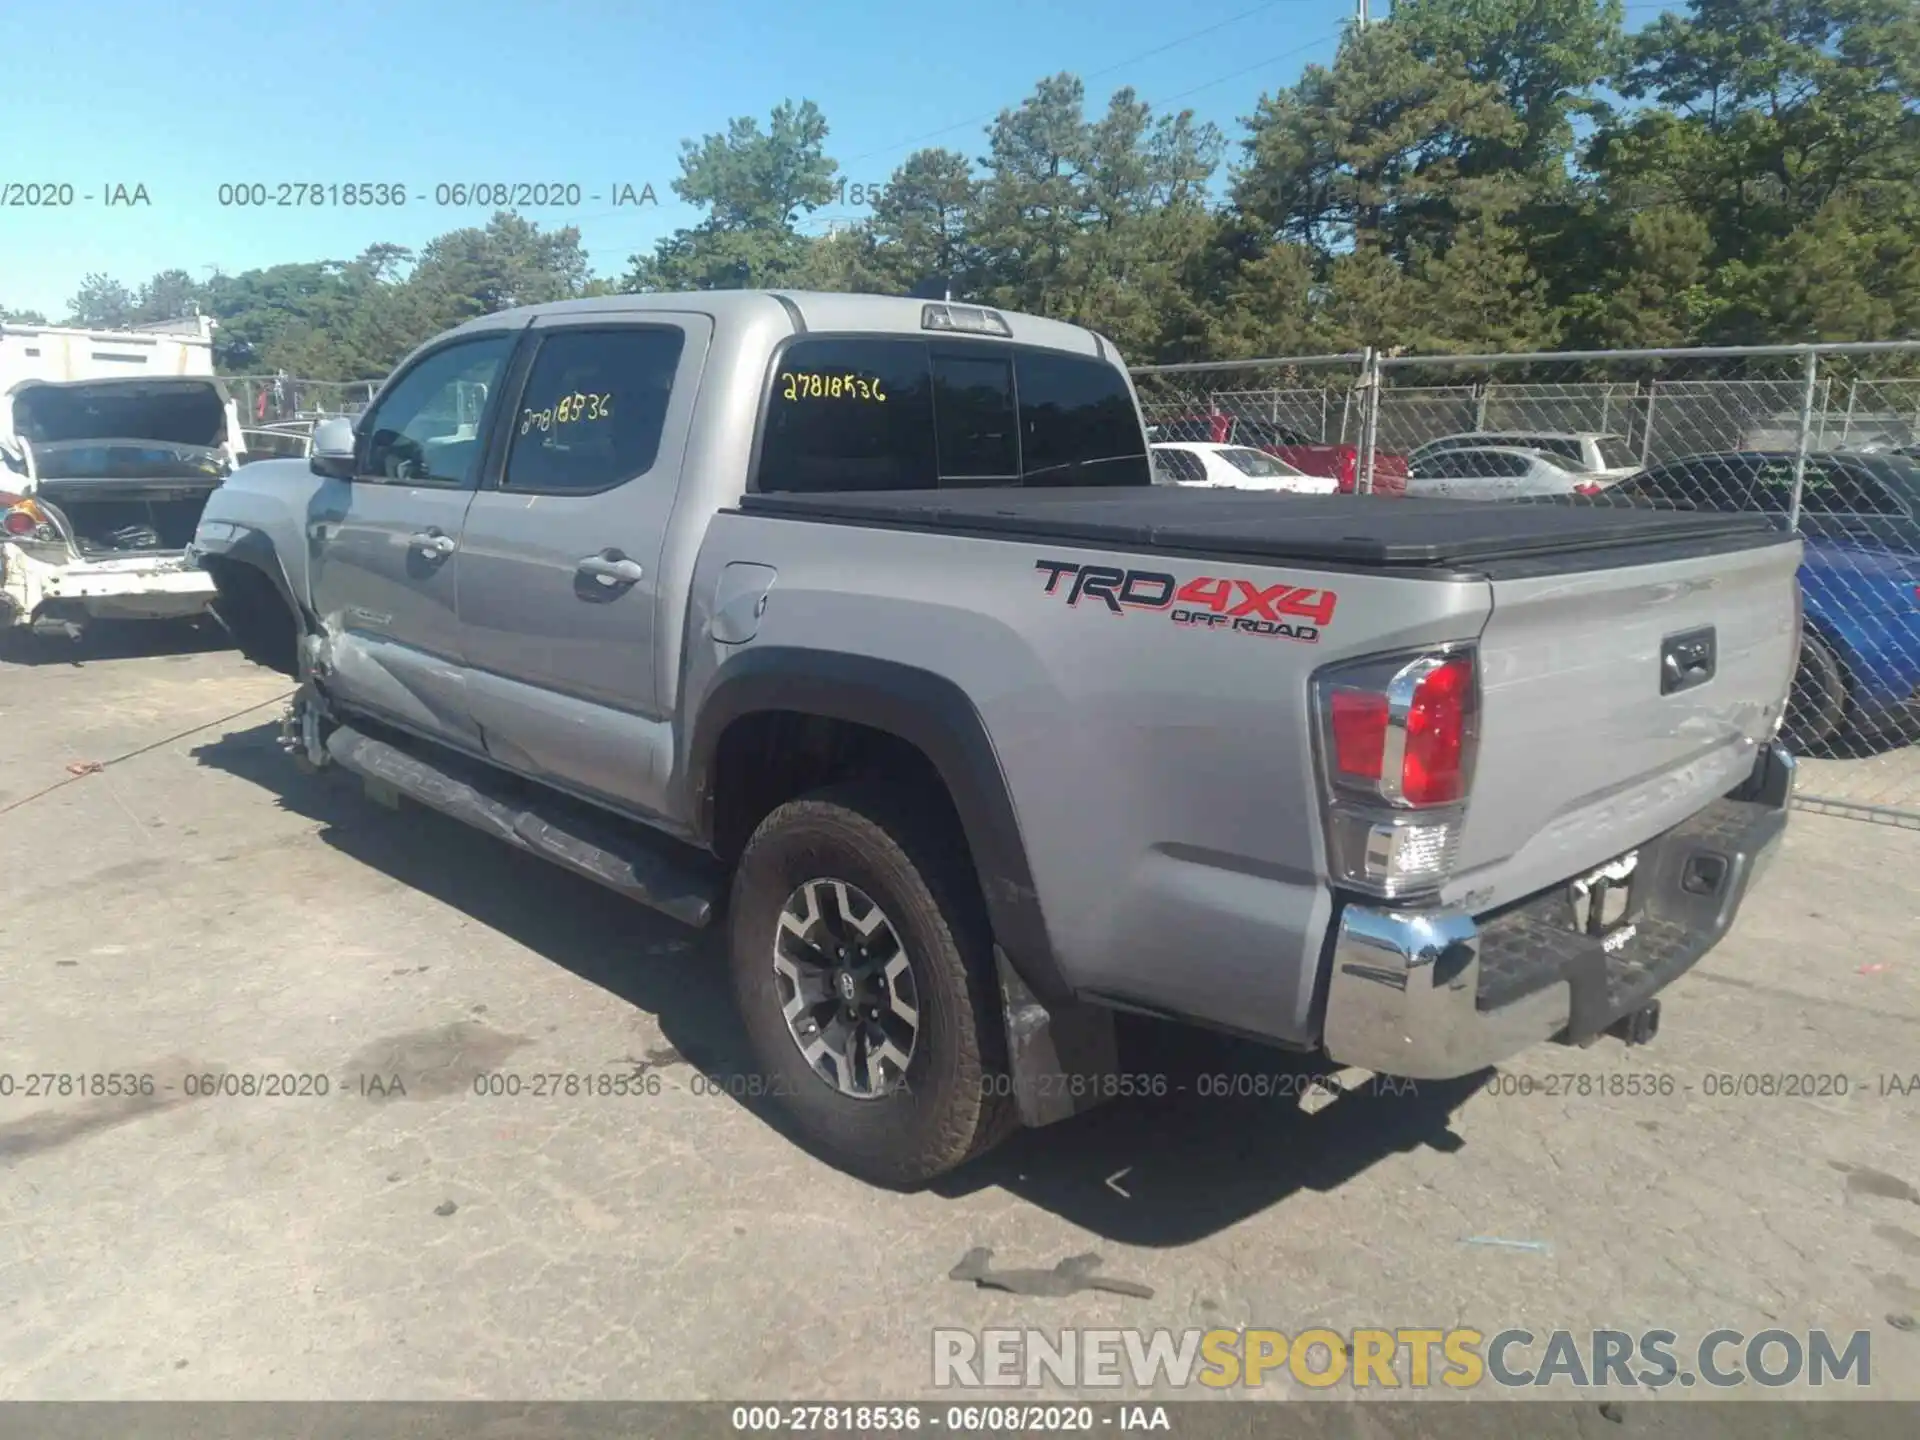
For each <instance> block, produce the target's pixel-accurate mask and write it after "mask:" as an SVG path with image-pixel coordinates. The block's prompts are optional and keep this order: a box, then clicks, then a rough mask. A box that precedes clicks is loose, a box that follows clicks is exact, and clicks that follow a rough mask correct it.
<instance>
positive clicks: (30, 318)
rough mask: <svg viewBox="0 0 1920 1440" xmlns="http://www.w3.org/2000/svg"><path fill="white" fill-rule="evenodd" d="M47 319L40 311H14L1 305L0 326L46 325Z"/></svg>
mask: <svg viewBox="0 0 1920 1440" xmlns="http://www.w3.org/2000/svg"><path fill="white" fill-rule="evenodd" d="M46 323H47V317H46V316H44V315H42V314H41V313H40V312H39V311H38V310H14V309H11V308H9V307H8V306H5V305H0V324H13V325H45V324H46Z"/></svg>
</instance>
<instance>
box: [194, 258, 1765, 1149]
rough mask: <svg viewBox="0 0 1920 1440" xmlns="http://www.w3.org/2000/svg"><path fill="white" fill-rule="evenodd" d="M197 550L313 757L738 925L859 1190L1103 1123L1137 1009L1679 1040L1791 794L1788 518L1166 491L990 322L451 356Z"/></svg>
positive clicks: (770, 1071)
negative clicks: (1127, 1023) (1664, 1029)
mask: <svg viewBox="0 0 1920 1440" xmlns="http://www.w3.org/2000/svg"><path fill="white" fill-rule="evenodd" d="M193 553H194V554H195V556H196V557H197V560H198V563H199V564H201V565H202V566H204V567H205V568H206V569H207V570H208V571H209V572H210V573H211V575H212V576H213V578H214V580H215V582H216V584H217V586H218V590H219V598H218V600H217V602H216V603H217V605H218V606H219V608H220V611H221V615H222V618H223V620H224V621H225V623H226V624H227V626H228V627H229V628H230V629H231V630H232V631H233V632H234V633H235V635H236V636H237V637H238V638H239V640H240V643H241V645H242V648H243V650H244V651H245V652H246V653H247V654H249V655H250V656H252V657H253V658H254V659H256V660H259V661H261V662H262V663H265V664H269V665H272V666H275V667H277V668H279V669H282V670H284V671H286V672H287V673H288V674H289V675H292V676H295V677H296V678H297V679H298V681H299V688H298V690H297V692H296V698H295V699H294V701H293V703H292V704H291V706H290V708H289V711H288V715H287V719H286V722H285V743H286V745H287V747H288V748H289V749H290V750H291V751H292V752H293V753H294V755H295V757H296V758H297V759H299V760H301V761H302V762H304V763H306V764H309V765H313V766H325V765H334V766H338V767H340V768H341V769H344V770H346V771H349V772H353V773H355V774H357V775H358V776H360V777H362V779H363V780H364V782H365V783H366V785H367V786H368V787H369V788H370V789H371V790H373V791H374V792H375V793H376V794H378V795H380V797H381V798H383V799H389V800H390V799H392V798H393V797H394V796H395V795H396V794H397V795H402V796H406V797H410V798H411V799H413V800H415V801H417V802H419V803H422V804H425V805H428V806H431V807H434V808H435V809H438V810H441V811H444V812H445V813H447V814H449V815H452V816H455V817H457V818H458V819H460V820H463V821H465V822H467V823H469V824H472V825H475V826H478V827H480V828H481V829H483V830H486V831H488V832H490V833H492V834H494V835H496V836H498V837H499V838H500V839H501V840H503V841H506V842H507V843H509V844H512V845H515V846H519V847H521V848H524V849H527V850H530V851H532V852H534V853H535V854H538V855H541V856H544V857H546V858H548V859H550V860H553V861H556V862H558V863H559V864H561V865H564V866H568V867H570V868H572V869H574V870H576V871H579V872H581V873H583V874H586V875H588V876H591V877H593V878H594V879H595V880H598V881H599V882H601V883H602V884H605V885H608V886H610V887H612V888H613V889H615V890H617V891H620V892H622V893H624V894H626V895H629V896H631V897H633V898H634V899H635V900H638V901H641V902H644V903H646V904H648V905H652V906H655V907H657V908H658V909H660V910H662V911H664V912H666V913H667V914H669V915H671V916H674V917H676V918H677V919H679V920H681V921H684V922H685V923H687V924H689V925H694V926H702V925H706V924H708V923H710V922H712V921H715V920H716V919H717V918H718V917H719V916H721V914H722V913H723V912H724V913H726V914H727V921H728V926H729V943H728V953H729V955H730V957H731V959H730V964H731V967H732V978H733V984H734V990H735V994H736V997H737V1000H738V1004H739V1009H740V1013H741V1017H742V1020H743V1022H744V1024H745V1027H746V1030H747V1032H748V1034H749V1036H750V1039H751V1044H752V1047H753V1052H754V1055H755V1057H756V1060H757V1063H758V1064H759V1065H760V1066H761V1067H762V1069H763V1071H764V1075H765V1078H766V1079H767V1080H768V1082H769V1083H768V1085H767V1087H766V1088H767V1089H768V1090H769V1091H771V1092H773V1093H776V1094H778V1095H780V1096H781V1097H783V1098H784V1101H785V1103H786V1105H787V1106H788V1108H789V1109H790V1110H791V1112H792V1114H793V1116H794V1117H795V1119H796V1120H797V1122H798V1125H799V1128H800V1129H801V1131H802V1132H803V1133H804V1134H806V1135H807V1136H808V1137H809V1138H810V1139H811V1141H812V1142H813V1143H814V1144H816V1145H817V1146H818V1147H819V1148H820V1150H821V1151H822V1152H823V1153H824V1154H825V1155H827V1156H828V1157H829V1158H830V1159H832V1160H833V1161H835V1162H836V1163H838V1164H840V1165H842V1166H844V1167H846V1168H848V1169H849V1170H851V1171H853V1172H855V1173H858V1174H861V1175H864V1176H867V1177H870V1178H872V1179H875V1180H878V1181H881V1182H883V1183H893V1184H912V1183H917V1182H922V1181H925V1180H927V1179H929V1178H930V1177H933V1176H935V1175H938V1174H940V1173H942V1172H944V1171H946V1170H949V1169H951V1168H952V1167H953V1166H955V1165H958V1164H959V1163H961V1162H962V1161H964V1160H965V1159H967V1158H968V1157H969V1156H971V1155H973V1154H976V1153H978V1152H979V1151H981V1150H982V1149H984V1148H985V1147H986V1146H988V1145H989V1144H991V1143H993V1142H994V1141H995V1140H997V1139H999V1138H1000V1137H1001V1136H1003V1135H1004V1134H1005V1133H1007V1131H1008V1130H1009V1129H1011V1128H1012V1127H1013V1126H1014V1125H1015V1124H1017V1123H1019V1122H1021V1121H1024V1122H1026V1123H1028V1124H1043V1123H1047V1122H1049V1121H1052V1120H1057V1119H1059V1118H1062V1117H1063V1116H1064V1115H1066V1114H1070V1113H1072V1112H1073V1111H1074V1110H1075V1109H1078V1108H1084V1107H1085V1105H1086V1104H1087V1103H1088V1102H1089V1100H1091V1099H1095V1098H1098V1097H1100V1096H1102V1095H1104V1094H1106V1093H1108V1091H1109V1090H1111V1089H1112V1087H1111V1086H1105V1085H1103V1084H1102V1083H1101V1079H1100V1077H1101V1076H1103V1075H1105V1076H1112V1075H1113V1074H1114V1073H1115V1072H1114V1069H1113V1067H1114V1065H1115V1053H1114V1052H1115V1046H1114V1027H1113V1012H1114V1011H1116V1010H1130V1011H1135V1012H1140V1013H1144V1014H1147V1015H1152V1016H1161V1017H1171V1018H1176V1019H1179V1020H1183V1021H1187V1022H1192V1023H1196V1024H1199V1025H1204V1026H1213V1027H1218V1028H1220V1029H1224V1030H1228V1031H1232V1032H1235V1033H1237V1034H1240V1035H1245V1036H1252V1037H1257V1038H1259V1039H1262V1040H1265V1041H1267V1042H1270V1043H1272V1044H1274V1045H1277V1046H1282V1047H1287V1048H1290V1049H1295V1050H1299V1051H1305V1052H1324V1053H1325V1054H1326V1055H1327V1056H1329V1057H1331V1059H1332V1061H1334V1062H1336V1063H1338V1064H1341V1065H1346V1066H1354V1067H1361V1068H1364V1069H1368V1070H1372V1071H1375V1072H1378V1073H1383V1074H1389V1075H1394V1076H1407V1077H1415V1078H1438V1077H1448V1076H1457V1075H1465V1074H1469V1073H1472V1072H1474V1071H1476V1070H1478V1069H1480V1068H1482V1067H1485V1066H1487V1065H1489V1064H1491V1063H1493V1062H1495V1061H1498V1060H1500V1059H1502V1058H1503V1057H1506V1056H1509V1055H1511V1054H1513V1053H1514V1052H1515V1051H1517V1050H1520V1049H1522V1048H1524V1047H1526V1046H1528V1045H1531V1044H1533V1043H1536V1042H1539V1041H1544V1040H1548V1039H1558V1040H1561V1041H1564V1042H1569V1043H1584V1042H1587V1041H1591V1040H1593V1039H1595V1038H1596V1037H1598V1036H1601V1035H1603V1034H1608V1033H1612V1034H1615V1035H1618V1036H1620V1037H1622V1038H1624V1039H1627V1040H1628V1041H1630V1042H1637V1041H1640V1040H1644V1039H1647V1038H1650V1036H1651V1033H1652V1031H1653V1029H1654V1028H1655V1024H1656V1022H1657V1015H1658V1008H1657V1001H1656V1000H1655V998H1654V997H1655V996H1656V994H1657V993H1658V992H1659V991H1660V990H1661V988H1662V987H1664V986H1665V985H1666V984H1667V983H1668V982H1670V981H1671V980H1673V979H1674V978H1675V977H1676V976H1677V975H1679V974H1681V973H1682V972H1683V971H1685V970H1686V969H1687V968H1688V967H1689V966H1690V965H1692V964H1693V963H1694V962H1695V961H1696V960H1697V959H1698V958H1699V957H1700V956H1701V955H1702V954H1703V953H1704V952H1705V951H1706V950H1707V949H1708V948H1709V947H1711V946H1712V945H1713V944H1714V943H1715V942H1716V941H1717V940H1718V939H1719V938H1720V937H1721V936H1722V935H1724V934H1725V933H1726V931H1727V929H1728V927H1729V926H1730V925H1731V924H1732V923H1733V919H1734V914H1735V911H1736V909H1737V908H1738V906H1739V904H1740V901H1741V898H1742V896H1743V895H1744V893H1745V891H1746V890H1747V888H1748V886H1749V885H1750V884H1751V883H1752V880H1753V878H1754V875H1755V873H1756V872H1757V869H1758V867H1759V865H1760V863H1761V862H1762V860H1763V859H1764V858H1765V857H1766V856H1767V855H1768V854H1769V853H1770V852H1771V850H1772V849H1773V847H1774V846H1775V843H1776V842H1777V840H1778V839H1779V837H1780V834H1781V832H1782V829H1783V826H1784V824H1785V818H1786V806H1787V800H1788V792H1789V789H1790V786H1791V780H1792V769H1793V761H1792V758H1791V757H1790V756H1789V755H1788V754H1787V753H1786V752H1785V751H1784V750H1783V749H1782V748H1781V747H1780V746H1779V745H1778V744H1777V743H1776V742H1775V740H1774V738H1773V737H1774V736H1775V735H1776V733H1777V730H1778V727H1779V723H1780V718H1781V713H1782V704H1783V700H1784V697H1785V694H1786V691H1787V686H1788V681H1789V677H1790V676H1791V675H1792V673H1793V668H1794V661H1795V651H1796V646H1797V637H1798V634H1799V617H1798V613H1797V612H1798V600H1797V596H1798V590H1797V587H1796V585H1795V579H1794V572H1795V569H1796V567H1797V565H1798V563H1799V555H1800V546H1799V542H1798V540H1797V539H1795V538H1793V537H1791V536H1788V535H1785V534H1782V533H1780V532H1779V531H1777V530H1776V529H1774V528H1773V527H1772V526H1771V525H1770V523H1769V522H1768V521H1767V520H1766V519H1764V518H1763V517H1746V516H1738V515H1673V514H1666V513H1655V512H1651V511H1645V510H1632V509H1625V508H1621V509H1611V510H1608V509H1596V508H1582V507H1578V506H1574V505H1570V504H1555V505H1514V506H1504V505H1489V504H1474V503H1471V502H1458V501H1438V500H1436V501H1416V500H1405V501H1382V500H1379V499H1376V498H1371V497H1366V496H1295V495H1284V494H1242V493H1235V492H1231V491H1208V490H1191V489H1182V488H1178V487H1169V486H1156V485H1153V484H1152V483H1151V474H1150V470H1149V464H1148V458H1147V446H1146V443H1145V436H1144V431H1143V428H1142V425H1141V422H1140V417H1139V410H1138V404H1137V401H1136V399H1135V397H1134V394H1133V391H1132V387H1131V385H1130V383H1129V380H1128V377H1127V373H1126V371H1125V369H1124V368H1123V367H1122V365H1121V362H1120V359H1119V357H1118V355H1117V354H1116V353H1115V351H1114V348H1113V346H1112V345H1111V343H1109V342H1108V341H1106V340H1105V339H1103V338H1102V337H1100V336H1099V335H1096V334H1094V333H1092V332H1090V331H1087V330H1083V329H1079V328H1076V327H1073V326H1068V325H1063V324H1058V323H1055V322H1051V321H1048V320H1043V319H1037V318H1033V317H1030V316H1024V315H1014V314H1003V313H1000V312H996V311H992V310H985V309H980V308H976V307H968V306H960V305H949V304H941V303H926V302H921V301H916V300H907V299H896V298H891V297H875V296H852V295H816V294H788V293H765V292H734V293H708V294H698V295H656V296H644V297H640V296H632V297H613V298H605V299H594V300H584V301H572V302H567V303H563V304H558V305H544V306H537V307H533V308H529V309H520V310H512V311H507V312H504V313H501V314H496V315H491V316H487V317H485V318H483V319H478V320H474V321H471V322H469V323H468V324H466V325H463V326H461V327H460V328H459V329H457V330H454V331H452V332H450V333H448V334H445V335H442V336H440V337H438V338H436V339H435V340H433V341H432V342H430V343H429V344H427V345H426V346H424V347H422V348H421V349H420V350H419V351H417V352H416V353H415V354H414V355H412V356H411V357H409V358H408V359H407V360H406V361H405V362H404V363H403V364H402V365H401V366H400V367H399V369H398V370H397V371H396V372H395V373H394V375H393V376H392V377H391V378H390V379H389V380H388V381H387V383H386V385H385V387H384V388H383V390H382V391H381V393H380V394H379V395H378V397H376V399H375V400H374V402H373V404H372V405H371V407H370V408H369V409H368V411H367V412H366V413H365V415H364V416H362V417H361V418H360V420H359V421H358V424H357V426H355V425H354V424H353V423H352V422H348V421H344V420H338V421H328V422H323V424H322V425H321V426H320V427H319V430H318V431H317V432H316V435H315V439H314V447H313V453H312V455H311V457H310V459H309V460H307V461H293V460H285V461H263V462H260V463H257V464H254V465H250V466H248V467H246V468H245V469H243V470H241V471H239V472H237V473H236V474H234V475H233V476H232V477H231V478H229V479H228V480H227V481H226V482H225V483H224V484H223V485H222V486H221V487H220V488H219V489H218V490H217V491H216V492H215V493H214V495H213V497H212V499H211V501H210V503H209V504H208V505H207V508H206V511H205V513H204V516H203V518H202V520H201V522H200V526H199V530H198V533H197V535H196V537H195V540H194V547H193Z"/></svg>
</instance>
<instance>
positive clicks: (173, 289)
mask: <svg viewBox="0 0 1920 1440" xmlns="http://www.w3.org/2000/svg"><path fill="white" fill-rule="evenodd" d="M205 303H206V297H205V294H204V293H203V290H202V287H201V286H200V285H199V284H198V283H197V282H196V281H195V280H194V278H193V276H191V275H189V274H188V273H187V272H186V271H184V270H162V271H161V272H160V273H159V274H157V275H155V276H154V277H153V278H152V279H151V280H149V281H147V283H146V284H144V285H142V286H141V287H140V293H139V295H138V296H137V297H136V298H135V300H134V305H133V315H132V320H133V323H134V324H137V325H144V324H147V323H149V322H151V321H156V320H183V319H185V318H187V317H188V316H191V315H198V314H200V313H201V310H202V309H203V307H204V305H205Z"/></svg>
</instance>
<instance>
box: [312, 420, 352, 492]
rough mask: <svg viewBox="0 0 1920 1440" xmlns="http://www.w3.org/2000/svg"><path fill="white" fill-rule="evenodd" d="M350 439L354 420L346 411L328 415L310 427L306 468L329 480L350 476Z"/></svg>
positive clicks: (345, 478)
mask: <svg viewBox="0 0 1920 1440" xmlns="http://www.w3.org/2000/svg"><path fill="white" fill-rule="evenodd" d="M353 442H354V435H353V421H351V420H350V419H348V418H347V417H346V416H345V415H329V416H328V417H327V418H326V419H324V420H322V421H320V422H319V423H318V424H316V425H315V426H314V427H313V438H312V441H311V443H310V446H309V448H308V450H307V466H308V468H309V469H311V470H312V471H313V473H314V474H316V475H324V476H326V477H327V478H328V479H329V480H351V479H352V478H353Z"/></svg>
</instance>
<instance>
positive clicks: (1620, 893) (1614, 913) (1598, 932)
mask: <svg viewBox="0 0 1920 1440" xmlns="http://www.w3.org/2000/svg"><path fill="white" fill-rule="evenodd" d="M1639 869H1640V852H1639V851H1638V850H1629V851H1628V852H1627V853H1626V854H1624V855H1622V856H1620V857H1618V858H1617V859H1614V860H1609V861H1608V862H1607V863H1606V864H1605V865H1602V866H1599V867H1598V868H1597V869H1594V870H1590V871H1588V872H1587V873H1586V874H1585V875H1581V876H1579V877H1577V878H1576V879H1573V880H1570V881H1568V882H1567V904H1568V906H1569V908H1570V909H1571V911H1572V915H1573V928H1574V930H1575V931H1577V932H1578V933H1579V934H1582V935H1586V936H1589V937H1591V938H1592V939H1595V940H1598V941H1599V942H1600V946H1601V948H1602V949H1603V950H1605V951H1607V952H1608V953H1609V954H1611V953H1613V952H1614V951H1616V950H1618V949H1619V948H1620V947H1621V946H1622V945H1625V944H1626V943H1627V942H1628V941H1629V940H1631V939H1632V938H1633V936H1634V930H1635V926H1634V925H1633V923H1632V921H1631V920H1629V919H1628V916H1630V915H1631V914H1632V913H1633V882H1634V878H1635V876H1636V875H1637V874H1638V873H1639Z"/></svg>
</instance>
